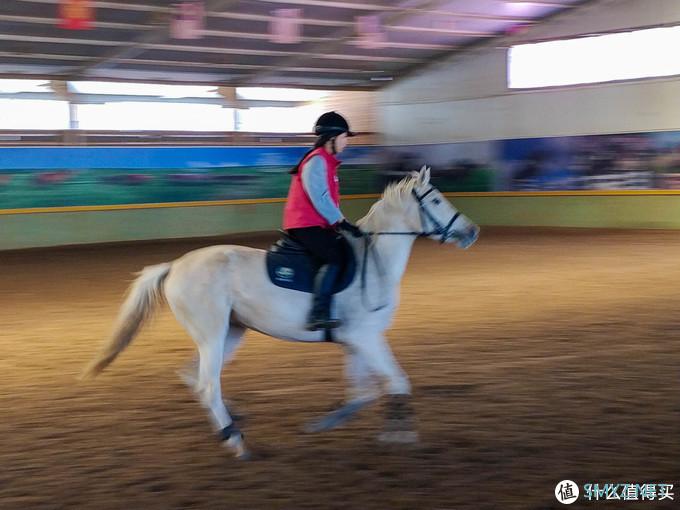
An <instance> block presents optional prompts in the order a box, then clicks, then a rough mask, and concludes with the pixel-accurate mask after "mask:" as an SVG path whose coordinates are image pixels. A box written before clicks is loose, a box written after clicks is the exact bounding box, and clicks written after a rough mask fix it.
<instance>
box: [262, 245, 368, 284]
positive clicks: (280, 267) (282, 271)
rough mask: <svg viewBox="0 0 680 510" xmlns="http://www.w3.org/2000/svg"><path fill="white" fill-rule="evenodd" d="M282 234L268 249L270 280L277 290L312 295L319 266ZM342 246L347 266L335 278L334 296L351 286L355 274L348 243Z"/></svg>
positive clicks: (300, 247)
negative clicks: (296, 291) (282, 289)
mask: <svg viewBox="0 0 680 510" xmlns="http://www.w3.org/2000/svg"><path fill="white" fill-rule="evenodd" d="M281 234H282V237H281V239H279V240H278V241H277V242H276V243H275V244H274V245H272V247H271V248H269V250H267V257H266V258H267V273H268V274H269V279H270V280H271V281H272V283H273V284H274V285H276V286H278V287H283V288H285V289H292V290H299V291H301V292H313V291H314V275H315V274H316V272H317V270H318V269H319V266H318V264H316V263H315V262H314V260H313V259H312V257H311V256H310V254H309V252H308V251H307V250H306V249H305V247H304V246H302V245H301V244H299V243H298V242H296V241H294V240H293V239H291V238H290V237H289V236H288V235H287V234H286V233H285V232H282V233H281ZM344 246H345V250H347V253H346V255H347V257H346V260H347V264H346V266H345V268H344V270H343V272H342V274H341V275H340V277H339V278H338V282H337V283H336V285H335V289H334V290H333V293H334V294H337V293H338V292H340V291H342V290H344V289H346V288H347V287H348V286H349V284H350V283H352V280H353V279H354V274H355V272H356V259H355V257H354V252H353V250H352V248H351V247H350V245H349V244H348V243H345V244H344Z"/></svg>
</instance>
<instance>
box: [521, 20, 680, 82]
mask: <svg viewBox="0 0 680 510" xmlns="http://www.w3.org/2000/svg"><path fill="white" fill-rule="evenodd" d="M678 47H680V26H673V27H663V28H651V29H644V30H634V31H630V32H622V33H615V34H606V35H598V36H592V37H579V38H576V39H563V40H558V41H548V42H538V43H532V44H520V45H516V46H513V47H511V48H510V49H509V51H508V87H510V88H540V87H555V86H563V85H578V84H586V83H601V82H609V81H617V80H634V79H640V78H650V77H661V76H673V75H680V59H677V58H672V51H673V50H672V48H678ZM669 52H670V53H669ZM669 55H671V56H669Z"/></svg>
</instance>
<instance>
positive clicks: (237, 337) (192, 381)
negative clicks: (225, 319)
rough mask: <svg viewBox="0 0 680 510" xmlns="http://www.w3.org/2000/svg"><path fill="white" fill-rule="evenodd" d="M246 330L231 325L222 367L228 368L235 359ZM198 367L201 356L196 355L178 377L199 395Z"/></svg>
mask: <svg viewBox="0 0 680 510" xmlns="http://www.w3.org/2000/svg"><path fill="white" fill-rule="evenodd" d="M245 332H246V328H244V327H243V326H239V325H236V324H231V325H230V326H229V330H228V332H227V335H226V336H225V339H224V355H223V362H222V366H223V367H224V366H226V365H228V364H229V362H230V361H231V360H232V358H233V357H234V353H235V352H236V349H237V348H238V346H239V345H240V344H241V340H242V338H243V335H244V334H245ZM198 365H199V356H198V354H196V355H195V356H194V357H193V358H192V359H191V360H190V361H189V362H188V363H187V364H186V365H184V366H183V367H182V368H180V369H179V370H177V375H178V376H179V377H180V379H181V380H182V381H183V382H184V384H186V385H187V386H188V387H189V389H190V390H191V391H193V392H194V393H198Z"/></svg>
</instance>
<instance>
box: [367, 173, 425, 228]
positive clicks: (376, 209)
mask: <svg viewBox="0 0 680 510" xmlns="http://www.w3.org/2000/svg"><path fill="white" fill-rule="evenodd" d="M416 183H417V175H414V174H410V175H408V176H406V177H404V178H403V179H401V180H400V181H396V182H391V183H390V184H388V185H387V186H386V187H385V189H384V190H383V193H382V195H381V197H380V200H378V201H377V202H375V203H374V204H373V205H372V206H371V208H370V209H369V211H368V213H367V214H366V216H364V217H363V218H362V219H361V220H360V222H361V223H362V224H364V223H367V222H368V223H371V220H373V221H375V220H376V217H378V218H379V216H380V212H381V211H383V210H385V209H386V208H397V209H403V205H404V199H405V198H408V197H410V196H411V192H412V191H413V188H415V186H416Z"/></svg>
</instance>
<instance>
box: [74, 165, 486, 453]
mask: <svg viewBox="0 0 680 510" xmlns="http://www.w3.org/2000/svg"><path fill="white" fill-rule="evenodd" d="M358 225H359V226H360V227H361V229H362V230H363V231H365V232H367V233H368V234H367V235H368V236H370V238H369V239H370V243H369V242H366V240H362V239H348V241H349V242H350V243H351V245H352V247H353V249H354V253H355V254H356V255H357V271H356V275H357V276H356V277H355V278H354V281H353V282H352V283H351V284H350V285H349V286H348V287H347V288H346V289H345V290H343V291H342V292H340V293H338V294H336V295H335V297H334V303H333V306H334V310H335V313H336V315H337V316H338V318H339V319H340V320H341V321H342V323H341V326H340V327H339V328H337V329H335V330H333V335H334V340H335V341H336V342H337V343H339V344H340V345H342V347H343V348H344V349H345V353H346V374H347V377H348V379H349V383H350V384H349V389H348V395H347V402H346V405H345V406H343V407H341V408H340V409H338V410H336V411H334V412H332V413H329V415H327V416H325V417H324V418H323V419H321V420H319V421H316V422H314V423H312V424H310V425H309V426H308V428H307V430H308V431H320V430H327V429H329V428H332V427H334V426H337V425H339V424H340V423H342V422H344V421H345V420H346V419H348V418H349V417H350V416H351V415H353V414H354V413H355V412H356V411H357V410H359V409H360V408H361V407H363V406H365V405H366V404H368V403H370V402H372V401H374V400H375V399H377V398H378V396H380V394H381V392H384V393H386V394H387V396H388V400H387V411H388V415H387V416H388V421H387V426H386V430H385V431H383V433H382V434H381V435H380V438H381V439H382V440H384V441H395V442H399V441H401V442H405V441H415V440H417V432H416V431H415V429H414V428H413V425H412V422H411V420H410V408H409V405H408V397H409V396H410V392H411V388H410V384H409V381H408V378H407V377H406V375H405V374H404V372H403V371H402V369H401V368H400V367H399V365H398V363H397V362H396V360H395V358H394V356H393V355H392V352H391V350H390V347H389V345H388V343H387V341H386V338H385V330H386V329H387V327H388V326H389V324H390V322H391V320H392V317H393V316H394V312H395V310H396V308H397V305H398V300H399V286H400V281H401V279H402V276H403V274H404V271H405V270H406V264H407V262H408V258H409V255H410V253H411V249H412V247H413V243H414V240H415V238H416V237H418V236H426V237H430V238H432V239H436V240H439V241H441V242H442V243H454V242H455V243H456V244H457V245H458V246H459V247H461V248H467V247H469V246H470V245H472V244H473V243H474V242H475V240H476V239H477V236H478V233H479V228H478V227H477V226H476V225H474V224H473V223H472V222H471V221H470V220H469V219H468V218H466V217H465V216H463V215H462V214H460V213H458V212H457V211H456V209H455V208H454V207H453V206H452V205H451V204H450V203H449V201H448V200H447V199H446V198H445V197H444V196H443V195H442V194H441V193H440V192H439V191H438V190H437V189H436V188H434V187H433V186H432V185H431V184H430V170H429V168H426V167H423V168H422V169H421V170H420V172H413V174H411V175H410V176H409V177H407V178H405V179H403V180H402V181H400V182H398V183H396V184H392V185H390V186H388V187H387V189H386V190H385V192H384V193H383V195H382V198H381V199H380V200H379V201H378V202H376V203H375V204H374V205H373V206H372V207H371V210H370V211H369V213H368V214H367V215H366V216H365V217H364V218H362V219H361V220H359V221H358ZM369 245H370V251H371V252H372V256H367V255H368V254H364V252H365V251H369ZM265 253H266V252H265V251H264V250H259V249H254V248H249V247H244V246H231V245H228V246H211V247H208V248H202V249H198V250H194V251H192V252H189V253H187V254H186V255H184V256H183V257H181V258H179V259H177V260H175V261H173V262H167V263H163V264H158V265H155V266H150V267H146V268H145V269H144V270H143V271H142V272H141V273H140V276H139V277H138V278H137V279H136V280H135V282H134V283H133V284H132V286H131V287H130V290H129V293H128V296H127V298H126V300H125V302H124V303H123V305H122V307H121V310H120V313H119V316H118V319H117V323H116V326H115V330H114V333H113V335H112V337H111V339H110V340H109V342H108V343H107V344H106V345H105V347H104V349H103V350H102V352H101V353H100V354H99V356H98V357H97V358H96V359H95V360H94V361H93V362H92V363H91V364H90V365H89V367H88V368H87V369H86V370H85V372H84V374H83V376H84V377H93V376H95V375H96V374H98V373H99V372H101V371H102V370H103V369H104V368H105V367H106V366H107V365H109V364H110V363H111V362H112V361H113V360H114V359H115V358H116V356H117V355H118V354H119V353H120V352H121V351H122V350H123V349H124V348H125V347H126V346H127V345H128V344H129V343H130V342H131V341H132V339H133V338H134V336H135V335H136V334H137V333H138V331H139V329H140V327H141V326H142V324H143V323H144V321H145V319H147V318H148V317H149V316H150V315H151V314H152V312H153V311H154V309H155V308H156V306H157V305H158V304H159V303H160V302H161V301H162V300H163V298H165V300H166V301H167V303H168V304H169V306H170V308H171V309H172V311H173V313H174V315H175V317H176V318H177V320H178V321H179V322H180V324H182V326H184V328H185V329H186V330H187V331H188V333H189V334H190V335H191V337H192V338H193V340H194V342H195V343H196V345H197V347H198V354H199V357H198V367H197V373H194V374H192V376H190V377H188V378H185V380H188V382H189V383H190V384H192V385H193V389H194V390H195V391H196V392H197V394H198V395H199V396H200V399H201V402H202V403H203V405H204V406H205V407H207V408H208V409H209V410H210V416H211V418H212V421H213V424H214V427H215V429H216V431H218V435H219V438H220V440H221V441H222V444H223V445H224V446H225V447H227V448H228V449H230V450H231V451H232V452H233V453H234V454H235V456H236V457H237V458H247V457H248V450H247V448H246V445H245V442H244V440H243V435H242V434H241V433H240V431H239V430H238V428H237V427H236V425H235V424H234V422H233V420H232V416H231V415H230V414H229V412H228V411H227V409H226V407H225V405H224V402H223V400H222V391H221V381H220V374H221V371H222V366H223V365H224V364H225V363H227V362H228V361H229V360H230V358H231V356H232V354H233V353H234V351H235V349H236V347H237V346H238V345H239V343H240V341H241V339H242V337H243V335H244V333H245V332H246V330H247V329H253V330H256V331H259V332H261V333H264V334H266V335H269V336H272V337H277V338H281V339H286V340H294V341H300V342H320V341H323V340H324V332H321V331H307V330H305V320H306V318H307V313H308V310H309V309H310V307H311V295H310V294H309V293H305V292H299V291H295V290H289V289H284V288H281V287H278V286H276V285H274V284H272V282H271V280H270V279H269V277H268V275H267V271H266V269H265ZM364 266H366V267H364ZM369 298H370V299H369ZM367 301H371V303H370V305H367ZM376 304H379V305H381V306H378V307H375V308H374V307H373V305H376ZM377 382H384V383H385V385H384V387H383V386H381V385H379V384H376V383H377Z"/></svg>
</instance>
